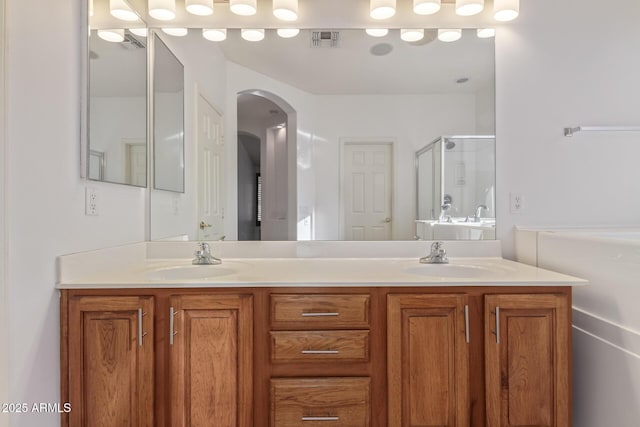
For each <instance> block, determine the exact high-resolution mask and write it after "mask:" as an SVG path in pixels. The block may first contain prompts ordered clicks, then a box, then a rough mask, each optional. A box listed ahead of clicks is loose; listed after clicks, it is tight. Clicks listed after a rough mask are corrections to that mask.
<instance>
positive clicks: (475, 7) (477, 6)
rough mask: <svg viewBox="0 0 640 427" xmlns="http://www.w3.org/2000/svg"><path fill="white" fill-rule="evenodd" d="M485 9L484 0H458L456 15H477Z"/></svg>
mask: <svg viewBox="0 0 640 427" xmlns="http://www.w3.org/2000/svg"><path fill="white" fill-rule="evenodd" d="M483 9H484V0H456V15H460V16H471V15H477V14H478V13H480V12H482V10H483Z"/></svg>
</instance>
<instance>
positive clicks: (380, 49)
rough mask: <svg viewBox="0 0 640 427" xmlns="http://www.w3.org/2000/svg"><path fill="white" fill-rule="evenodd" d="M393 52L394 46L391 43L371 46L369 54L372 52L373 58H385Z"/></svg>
mask: <svg viewBox="0 0 640 427" xmlns="http://www.w3.org/2000/svg"><path fill="white" fill-rule="evenodd" d="M392 51H393V46H392V45H390V44H389V43H378V44H375V45H373V46H371V49H369V52H371V55H373V56H385V55H388V54H390V53H391V52H392Z"/></svg>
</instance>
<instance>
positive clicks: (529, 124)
mask: <svg viewBox="0 0 640 427" xmlns="http://www.w3.org/2000/svg"><path fill="white" fill-rule="evenodd" d="M603 5H604V8H603ZM520 12H521V16H520V17H519V18H518V20H517V21H516V22H514V23H513V24H510V25H506V26H504V27H501V28H498V33H497V35H496V82H497V87H496V107H497V111H496V113H497V114H496V117H497V132H496V135H497V144H496V145H497V191H498V194H497V203H498V206H497V216H498V224H497V231H498V238H500V239H501V240H502V241H503V248H504V253H505V256H507V257H513V256H514V241H513V226H514V225H515V224H520V225H558V226H565V225H607V224H617V225H628V224H636V225H637V224H640V191H638V182H640V169H638V167H637V163H638V158H640V143H639V140H638V138H639V135H640V134H638V133H634V134H626V135H625V134H614V133H594V134H586V133H584V134H577V135H576V136H574V137H573V138H564V137H563V133H562V132H563V128H564V127H567V126H576V125H591V126H594V125H640V113H639V112H640V84H638V76H639V75H640V55H638V52H640V26H638V22H640V2H638V1H637V0H619V1H616V2H613V3H606V4H604V3H602V2H600V1H596V0H585V1H557V0H536V1H522V2H521V10H520ZM510 192H518V193H520V194H522V195H523V196H524V203H525V205H524V206H525V207H524V209H525V212H524V213H522V214H519V215H512V214H510V213H509V193H510Z"/></svg>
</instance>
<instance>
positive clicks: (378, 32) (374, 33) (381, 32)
mask: <svg viewBox="0 0 640 427" xmlns="http://www.w3.org/2000/svg"><path fill="white" fill-rule="evenodd" d="M364 31H365V32H366V33H367V34H369V35H370V36H371V37H384V36H386V35H387V34H389V30H387V29H386V28H367V29H366V30H364Z"/></svg>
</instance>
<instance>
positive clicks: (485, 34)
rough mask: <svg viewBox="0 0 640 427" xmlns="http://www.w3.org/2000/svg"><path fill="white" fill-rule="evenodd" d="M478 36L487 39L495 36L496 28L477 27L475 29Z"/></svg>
mask: <svg viewBox="0 0 640 427" xmlns="http://www.w3.org/2000/svg"><path fill="white" fill-rule="evenodd" d="M477 31H478V32H477V34H478V37H479V38H481V39H488V38H491V37H495V35H496V29H495V28H478V30H477Z"/></svg>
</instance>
